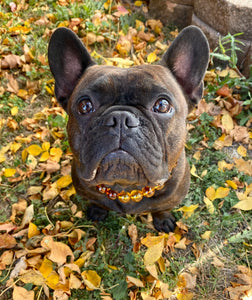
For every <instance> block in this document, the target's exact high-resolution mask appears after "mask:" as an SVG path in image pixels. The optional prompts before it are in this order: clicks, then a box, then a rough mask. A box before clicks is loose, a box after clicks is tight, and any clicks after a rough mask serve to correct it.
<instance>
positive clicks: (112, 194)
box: [106, 189, 117, 200]
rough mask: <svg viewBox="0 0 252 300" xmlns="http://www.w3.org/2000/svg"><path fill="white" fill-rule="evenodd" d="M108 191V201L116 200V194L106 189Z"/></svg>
mask: <svg viewBox="0 0 252 300" xmlns="http://www.w3.org/2000/svg"><path fill="white" fill-rule="evenodd" d="M107 190H108V191H106V194H107V196H108V198H109V199H111V200H116V198H117V192H115V191H113V190H111V189H107Z"/></svg>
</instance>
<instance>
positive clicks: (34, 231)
mask: <svg viewBox="0 0 252 300" xmlns="http://www.w3.org/2000/svg"><path fill="white" fill-rule="evenodd" d="M39 234H40V231H39V230H38V227H37V226H36V225H35V224H34V223H32V222H30V223H29V227H28V239H30V238H32V237H33V236H36V235H39Z"/></svg>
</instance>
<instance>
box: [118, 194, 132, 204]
mask: <svg viewBox="0 0 252 300" xmlns="http://www.w3.org/2000/svg"><path fill="white" fill-rule="evenodd" d="M117 196H118V200H119V201H120V202H122V203H127V202H129V201H130V196H129V194H128V193H126V192H124V191H122V192H120V193H119V194H118V195H117Z"/></svg>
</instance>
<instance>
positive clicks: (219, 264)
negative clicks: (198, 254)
mask: <svg viewBox="0 0 252 300" xmlns="http://www.w3.org/2000/svg"><path fill="white" fill-rule="evenodd" d="M211 264H212V265H214V266H215V267H216V268H224V266H225V265H224V263H223V262H222V261H221V260H219V258H217V257H216V256H214V257H213V260H212V262H211Z"/></svg>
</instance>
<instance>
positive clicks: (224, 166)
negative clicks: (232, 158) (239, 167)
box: [218, 160, 234, 172]
mask: <svg viewBox="0 0 252 300" xmlns="http://www.w3.org/2000/svg"><path fill="white" fill-rule="evenodd" d="M233 167H234V164H228V163H226V162H225V160H221V161H218V170H219V171H222V172H224V171H225V169H227V170H232V169H233Z"/></svg>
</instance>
